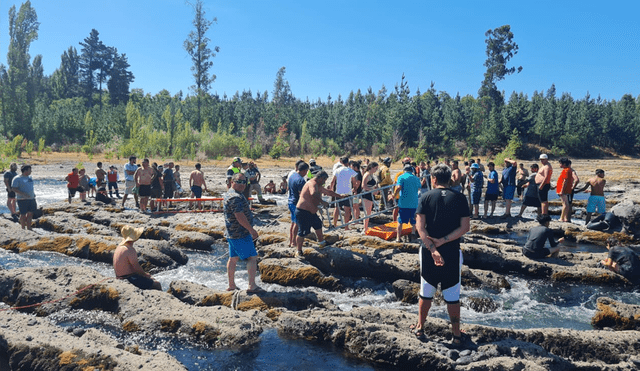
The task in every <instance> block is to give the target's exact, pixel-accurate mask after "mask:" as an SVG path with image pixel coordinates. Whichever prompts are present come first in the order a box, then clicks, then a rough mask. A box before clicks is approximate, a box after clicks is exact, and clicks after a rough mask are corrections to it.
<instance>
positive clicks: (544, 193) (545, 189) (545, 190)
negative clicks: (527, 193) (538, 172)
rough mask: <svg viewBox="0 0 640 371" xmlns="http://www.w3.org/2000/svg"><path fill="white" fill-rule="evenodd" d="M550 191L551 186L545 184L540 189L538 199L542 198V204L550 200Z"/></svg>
mask: <svg viewBox="0 0 640 371" xmlns="http://www.w3.org/2000/svg"><path fill="white" fill-rule="evenodd" d="M549 189H551V184H548V183H547V184H545V185H543V186H542V187H540V190H539V191H538V197H540V202H547V201H548V200H549Z"/></svg>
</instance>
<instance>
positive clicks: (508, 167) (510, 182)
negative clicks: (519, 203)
mask: <svg viewBox="0 0 640 371" xmlns="http://www.w3.org/2000/svg"><path fill="white" fill-rule="evenodd" d="M504 166H505V168H504V169H502V182H501V183H502V198H503V199H504V200H505V206H504V207H505V211H504V215H502V217H503V218H508V217H510V216H511V202H512V201H513V195H514V194H515V192H516V172H517V170H518V163H517V162H516V161H515V160H511V159H509V158H505V159H504Z"/></svg>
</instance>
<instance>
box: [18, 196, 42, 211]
mask: <svg viewBox="0 0 640 371" xmlns="http://www.w3.org/2000/svg"><path fill="white" fill-rule="evenodd" d="M18 209H19V210H20V215H26V214H27V213H33V212H35V211H36V210H38V204H37V203H36V200H35V199H33V198H32V199H28V200H18Z"/></svg>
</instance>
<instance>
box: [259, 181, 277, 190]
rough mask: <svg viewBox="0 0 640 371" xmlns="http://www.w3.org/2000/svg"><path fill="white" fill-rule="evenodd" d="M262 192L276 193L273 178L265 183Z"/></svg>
mask: <svg viewBox="0 0 640 371" xmlns="http://www.w3.org/2000/svg"><path fill="white" fill-rule="evenodd" d="M262 193H270V194H274V193H276V184H275V183H274V182H273V179H272V180H270V181H269V183H267V185H265V186H264V189H263V190H262Z"/></svg>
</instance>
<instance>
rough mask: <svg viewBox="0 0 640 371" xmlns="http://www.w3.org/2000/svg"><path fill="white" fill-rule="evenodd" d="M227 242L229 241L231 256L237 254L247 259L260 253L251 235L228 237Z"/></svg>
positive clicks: (233, 256)
mask: <svg viewBox="0 0 640 371" xmlns="http://www.w3.org/2000/svg"><path fill="white" fill-rule="evenodd" d="M227 242H228V243H229V257H230V258H235V257H236V256H237V257H239V258H240V259H242V260H245V259H247V258H250V257H252V256H256V255H258V253H257V252H256V247H255V245H254V244H253V239H252V238H251V235H248V236H247V237H243V238H227Z"/></svg>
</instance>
